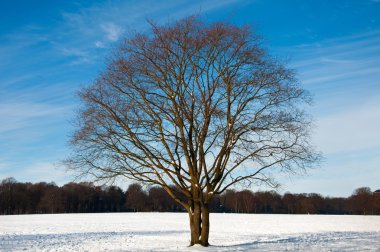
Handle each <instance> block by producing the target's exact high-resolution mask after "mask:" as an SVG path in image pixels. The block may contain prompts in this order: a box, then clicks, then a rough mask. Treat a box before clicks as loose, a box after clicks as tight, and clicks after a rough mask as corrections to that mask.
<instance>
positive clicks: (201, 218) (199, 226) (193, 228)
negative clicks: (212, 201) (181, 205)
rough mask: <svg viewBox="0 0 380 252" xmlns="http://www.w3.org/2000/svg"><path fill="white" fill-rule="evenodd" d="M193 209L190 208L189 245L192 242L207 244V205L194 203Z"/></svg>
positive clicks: (208, 224)
mask: <svg viewBox="0 0 380 252" xmlns="http://www.w3.org/2000/svg"><path fill="white" fill-rule="evenodd" d="M193 206H194V209H193V208H190V211H189V218H190V232H191V241H190V246H193V245H194V244H201V245H202V246H205V247H206V246H208V245H209V243H208V237H209V232H210V219H209V216H210V211H209V207H208V205H205V206H204V207H201V205H200V204H194V205H193Z"/></svg>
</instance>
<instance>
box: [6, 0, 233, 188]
mask: <svg viewBox="0 0 380 252" xmlns="http://www.w3.org/2000/svg"><path fill="white" fill-rule="evenodd" d="M234 2H237V1H234V0H222V1H217V0H207V1H202V2H200V3H199V2H193V1H162V2H157V1H152V0H146V1H133V2H130V1H128V2H120V1H101V2H95V3H94V4H92V5H87V7H85V8H77V9H75V10H74V11H65V10H62V12H61V16H60V17H55V18H56V19H55V20H54V25H51V24H49V25H46V26H41V25H39V26H38V25H35V24H27V25H26V26H24V27H21V28H19V29H17V30H14V31H12V32H11V33H8V34H0V38H1V39H0V55H1V61H0V73H1V75H0V122H1V123H0V150H1V151H0V179H1V178H2V177H4V176H14V177H16V179H19V180H24V181H26V180H30V181H41V180H46V181H50V180H55V181H57V182H59V180H63V179H64V176H63V173H62V172H63V171H62V170H55V169H52V167H53V163H54V162H56V161H57V160H60V159H62V158H64V157H65V155H66V154H67V153H68V150H67V145H66V143H67V140H68V135H69V133H70V131H71V126H70V124H69V120H70V119H72V118H73V113H74V108H76V107H77V106H78V105H77V100H76V98H75V96H74V94H75V92H76V91H77V90H78V89H79V87H80V86H82V85H83V84H87V83H88V82H91V81H92V80H93V79H94V78H96V76H97V74H98V72H99V71H100V69H102V67H103V63H102V62H104V57H105V55H106V54H107V53H108V52H109V50H110V48H111V47H113V46H114V45H115V44H117V42H118V40H119V39H120V38H122V37H123V36H126V35H128V34H129V33H131V34H132V33H133V32H135V31H144V30H145V29H146V28H147V20H148V19H150V20H154V21H156V22H159V23H165V22H168V21H174V20H176V19H178V18H182V17H184V16H187V15H190V14H194V13H195V14H199V13H204V12H206V11H212V10H215V9H218V8H220V7H222V6H227V5H229V4H232V3H234ZM147 6H149V8H147ZM65 179H67V178H65Z"/></svg>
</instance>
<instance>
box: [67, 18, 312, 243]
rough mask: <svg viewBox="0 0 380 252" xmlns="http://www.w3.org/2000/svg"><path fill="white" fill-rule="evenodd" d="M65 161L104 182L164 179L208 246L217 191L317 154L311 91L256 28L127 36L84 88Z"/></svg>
mask: <svg viewBox="0 0 380 252" xmlns="http://www.w3.org/2000/svg"><path fill="white" fill-rule="evenodd" d="M80 97H81V99H82V102H83V107H82V109H81V111H80V113H79V115H78V130H77V132H76V133H75V135H74V136H73V138H72V144H73V147H74V154H73V156H72V157H71V158H70V159H68V160H67V164H68V165H69V166H70V167H71V168H74V169H76V170H78V171H80V172H81V173H82V174H85V175H92V176H94V177H95V178H97V179H112V178H115V177H117V176H124V177H127V178H130V179H133V180H136V181H140V182H145V183H150V184H155V185H159V186H161V187H162V188H164V189H165V191H166V192H167V193H168V194H169V195H170V196H171V197H172V198H173V199H175V200H176V201H177V202H178V203H179V204H181V205H182V206H183V207H184V208H185V209H186V210H187V211H188V212H189V216H190V224H191V225H190V226H191V231H192V232H191V234H192V239H191V244H196V243H201V244H202V245H205V246H207V245H208V232H209V231H208V230H209V225H208V223H209V220H208V213H209V212H208V210H209V203H210V201H211V199H212V198H213V195H216V194H221V193H222V192H224V191H225V190H226V189H227V188H229V187H230V186H232V185H234V184H236V183H241V184H243V185H245V186H248V185H250V184H251V183H255V182H266V183H270V184H274V180H273V179H272V177H271V176H269V174H270V173H269V172H270V171H272V172H273V171H275V172H296V171H299V170H304V169H306V168H308V167H309V166H311V165H312V164H313V163H314V162H315V161H316V160H318V154H316V152H315V150H314V149H313V147H312V145H311V143H310V139H309V132H310V123H311V121H310V119H309V117H308V116H307V114H305V112H304V111H303V109H302V108H303V105H304V104H306V103H308V102H309V101H310V96H309V94H308V93H307V92H306V91H305V90H304V89H302V88H301V87H300V85H299V84H298V81H297V79H296V78H295V74H294V72H293V71H292V70H290V69H288V68H286V67H285V66H284V64H282V63H281V62H280V61H278V60H276V59H275V58H273V57H270V56H269V55H268V54H267V53H266V51H265V50H264V49H263V47H262V46H261V39H260V37H259V36H257V35H255V34H253V33H252V32H251V29H249V27H239V26H235V25H231V24H227V23H223V22H215V23H211V24H207V23H204V22H202V21H201V20H200V19H199V18H196V17H189V18H186V19H183V20H180V21H178V22H175V23H174V24H171V25H167V26H159V25H155V24H151V33H150V34H136V35H135V36H133V37H132V38H127V39H125V40H124V41H123V42H122V43H121V45H120V47H119V48H118V49H117V50H116V51H115V52H114V56H113V58H112V60H111V62H109V64H108V65H107V69H106V70H105V71H104V72H103V73H102V74H101V75H100V76H99V78H98V79H97V81H96V82H95V83H94V84H93V85H90V86H88V87H87V88H85V89H83V90H82V92H81V94H80Z"/></svg>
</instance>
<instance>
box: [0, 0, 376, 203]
mask: <svg viewBox="0 0 380 252" xmlns="http://www.w3.org/2000/svg"><path fill="white" fill-rule="evenodd" d="M379 13H380V1H379V0H373V1H370V0H360V1H359V0H355V1H344V0H341V1H338V0H335V1H328V0H321V1H311V0H310V1H305V0H289V1H281V0H277V1H276V0H270V1H264V0H256V1H254V0H253V1H239V0H209V1H148V0H143V1H111V0H109V1H79V0H78V1H59V0H36V1H28V0H24V1H20V0H19V1H17V0H13V1H11V0H8V1H7V0H5V1H0V180H1V179H3V178H6V177H9V176H12V177H14V178H16V179H17V180H19V181H32V182H37V181H55V182H56V183H57V184H59V185H62V184H63V183H66V182H68V181H70V180H71V179H72V177H71V176H70V175H69V174H67V173H66V172H65V171H64V169H63V168H62V167H58V166H57V165H56V164H57V163H58V162H59V161H60V160H62V158H64V157H65V156H67V155H68V153H69V146H68V144H67V142H68V140H69V136H70V133H71V132H72V130H73V127H72V126H71V124H70V120H72V119H73V118H74V115H75V111H76V109H77V108H78V104H79V101H78V99H77V98H76V96H75V93H76V92H77V91H78V90H79V89H80V87H82V86H84V85H87V84H89V83H91V82H92V81H93V80H94V79H95V78H96V77H97V74H99V73H100V71H101V70H102V69H103V68H104V65H105V62H106V58H107V55H109V53H110V51H111V50H112V48H114V47H115V46H116V45H117V43H118V40H119V39H120V38H122V37H124V36H129V35H130V34H132V33H133V32H135V31H146V30H147V27H148V26H147V22H146V20H147V19H151V20H154V21H156V22H158V23H162V24H164V23H167V22H170V21H173V20H177V19H180V18H183V17H186V16H188V15H191V14H199V15H201V17H202V18H204V19H205V20H207V21H210V22H211V21H215V20H224V21H227V22H231V23H234V24H250V25H252V26H253V28H254V30H255V31H257V32H258V33H259V34H261V35H263V37H264V38H265V40H264V46H265V47H266V48H268V49H269V51H270V52H271V54H272V55H275V56H278V57H279V58H281V59H286V60H287V61H288V62H289V63H288V65H289V66H290V67H292V68H294V69H295V70H296V71H297V73H298V77H299V79H300V81H301V83H302V85H303V86H304V87H305V88H306V89H308V90H310V91H311V92H312V93H313V95H314V105H313V106H312V107H311V108H309V109H308V110H309V112H310V113H311V114H312V115H313V117H314V119H315V124H316V127H315V130H314V137H313V138H314V142H315V144H316V146H317V148H318V149H319V150H320V151H322V152H323V153H324V157H325V159H324V161H323V163H322V164H321V166H320V167H319V168H317V169H314V170H310V171H309V172H308V174H307V175H306V176H284V175H281V176H282V177H278V178H279V180H280V181H281V182H282V183H283V186H282V188H281V190H280V191H279V192H280V193H283V192H285V191H291V192H295V193H300V192H316V193H321V194H323V195H331V196H347V195H350V194H351V193H352V191H353V190H354V189H355V188H357V187H361V186H369V187H370V188H371V189H372V190H376V189H379V188H380V182H379V181H380V134H379V129H380V15H379ZM253 189H258V188H253ZM261 189H265V188H261Z"/></svg>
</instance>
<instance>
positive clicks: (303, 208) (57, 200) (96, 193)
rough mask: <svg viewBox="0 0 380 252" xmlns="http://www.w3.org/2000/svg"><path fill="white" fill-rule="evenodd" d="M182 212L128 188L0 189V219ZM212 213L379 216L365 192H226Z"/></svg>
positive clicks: (377, 196) (5, 184) (152, 194)
mask: <svg viewBox="0 0 380 252" xmlns="http://www.w3.org/2000/svg"><path fill="white" fill-rule="evenodd" d="M128 211H130V212H132V211H133V212H140V211H144V212H149V211H159V212H184V211H185V209H184V208H183V207H182V206H181V205H179V204H178V203H177V202H175V201H174V200H173V199H172V198H171V197H170V196H169V195H168V194H167V192H166V191H165V190H164V189H162V188H160V187H151V188H149V189H148V190H144V189H143V188H142V186H141V185H139V184H131V185H130V186H129V187H128V189H127V191H125V192H124V191H123V190H122V189H120V188H119V187H117V186H97V185H94V184H93V183H88V182H81V183H68V184H66V185H64V186H61V187H60V186H57V185H56V184H54V183H45V182H40V183H21V182H17V181H16V180H15V179H14V178H7V179H4V180H2V181H1V183H0V214H37V213H98V212H128ZM210 211H211V212H230V213H272V214H275V213H281V214H370V215H380V193H379V192H377V193H376V192H372V191H371V190H370V189H369V188H368V187H362V188H358V189H356V190H355V191H354V192H353V194H352V195H351V196H350V197H348V198H336V197H323V196H321V195H319V194H315V193H311V194H291V193H285V194H284V195H280V194H278V193H276V192H275V191H259V192H252V191H250V190H242V191H235V190H227V191H226V192H225V193H223V194H221V195H215V197H214V198H213V200H212V201H211V202H210Z"/></svg>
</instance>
